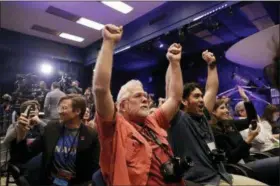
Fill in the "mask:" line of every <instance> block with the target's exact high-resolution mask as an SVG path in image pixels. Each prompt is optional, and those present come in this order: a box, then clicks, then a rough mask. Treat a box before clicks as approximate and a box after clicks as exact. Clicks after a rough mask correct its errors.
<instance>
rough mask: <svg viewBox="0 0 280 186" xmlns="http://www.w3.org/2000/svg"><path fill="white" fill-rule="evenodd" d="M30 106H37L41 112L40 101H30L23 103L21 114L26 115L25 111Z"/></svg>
mask: <svg viewBox="0 0 280 186" xmlns="http://www.w3.org/2000/svg"><path fill="white" fill-rule="evenodd" d="M29 105H37V107H38V110H40V104H39V102H38V101H36V100H28V101H25V102H23V103H22V104H21V105H20V113H24V111H25V109H26V108H27V107H28V106H29Z"/></svg>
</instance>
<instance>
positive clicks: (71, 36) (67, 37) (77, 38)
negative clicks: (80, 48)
mask: <svg viewBox="0 0 280 186" xmlns="http://www.w3.org/2000/svg"><path fill="white" fill-rule="evenodd" d="M59 37H62V38H64V39H69V40H72V41H77V42H83V41H84V38H82V37H79V36H74V35H71V34H67V33H64V32H62V33H61V34H59Z"/></svg>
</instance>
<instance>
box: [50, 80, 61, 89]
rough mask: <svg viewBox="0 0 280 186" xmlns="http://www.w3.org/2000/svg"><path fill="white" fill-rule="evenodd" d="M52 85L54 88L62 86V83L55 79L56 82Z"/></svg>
mask: <svg viewBox="0 0 280 186" xmlns="http://www.w3.org/2000/svg"><path fill="white" fill-rule="evenodd" d="M52 87H53V88H60V84H59V83H58V82H56V81H55V82H53V83H52Z"/></svg>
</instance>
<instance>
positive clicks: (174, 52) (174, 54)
mask: <svg viewBox="0 0 280 186" xmlns="http://www.w3.org/2000/svg"><path fill="white" fill-rule="evenodd" d="M181 56H182V46H181V45H180V44H178V43H173V44H172V45H171V46H170V47H169V48H168V51H167V54H166V58H167V59H168V60H169V62H180V61H181Z"/></svg>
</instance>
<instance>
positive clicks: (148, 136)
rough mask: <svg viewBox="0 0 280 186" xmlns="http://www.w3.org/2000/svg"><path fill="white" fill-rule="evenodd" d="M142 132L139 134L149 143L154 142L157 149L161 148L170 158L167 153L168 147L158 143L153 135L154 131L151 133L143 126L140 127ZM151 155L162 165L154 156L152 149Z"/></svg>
mask: <svg viewBox="0 0 280 186" xmlns="http://www.w3.org/2000/svg"><path fill="white" fill-rule="evenodd" d="M141 131H142V132H140V133H141V134H142V135H143V136H144V137H145V138H146V139H147V140H149V141H153V142H155V143H156V144H157V145H158V146H159V148H161V149H162V150H163V152H164V153H165V154H166V155H168V156H169V158H172V157H173V156H172V154H171V153H170V152H169V151H168V147H166V146H164V145H163V143H162V142H161V141H160V139H159V138H158V137H157V136H156V134H155V133H154V131H152V130H151V129H150V128H149V127H147V126H143V127H142V130H141ZM152 153H153V155H154V156H155V158H156V160H157V161H158V162H159V163H160V164H162V162H161V161H160V159H159V158H158V157H157V155H156V154H155V152H154V150H153V149H152Z"/></svg>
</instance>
